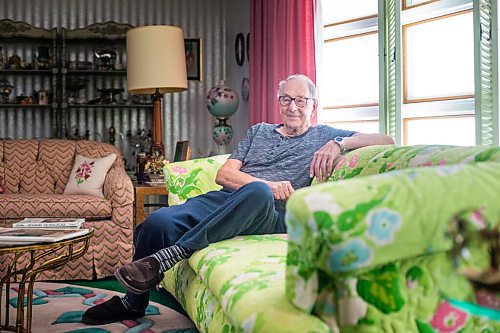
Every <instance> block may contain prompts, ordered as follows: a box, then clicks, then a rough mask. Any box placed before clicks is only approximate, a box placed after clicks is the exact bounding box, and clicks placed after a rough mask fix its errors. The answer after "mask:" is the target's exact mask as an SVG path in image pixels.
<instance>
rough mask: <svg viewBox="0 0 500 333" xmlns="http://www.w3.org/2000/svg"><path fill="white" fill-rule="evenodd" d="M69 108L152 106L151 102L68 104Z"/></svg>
mask: <svg viewBox="0 0 500 333" xmlns="http://www.w3.org/2000/svg"><path fill="white" fill-rule="evenodd" d="M67 107H68V108H69V109H78V108H97V109H100V108H152V107H153V104H69V105H68V106H67Z"/></svg>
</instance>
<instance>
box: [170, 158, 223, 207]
mask: <svg viewBox="0 0 500 333" xmlns="http://www.w3.org/2000/svg"><path fill="white" fill-rule="evenodd" d="M228 157H229V155H218V156H214V157H208V158H198V159H194V160H189V161H182V162H175V163H169V164H167V165H165V167H164V168H163V174H164V175H165V182H166V186H167V189H168V204H169V205H170V206H171V205H178V204H181V203H183V202H185V201H186V200H187V199H189V198H192V197H195V196H197V195H200V194H203V193H206V192H209V191H214V190H220V189H221V186H219V185H217V184H216V183H215V176H216V175H217V170H219V168H220V167H221V166H222V164H224V162H225V161H226V160H227V158H228Z"/></svg>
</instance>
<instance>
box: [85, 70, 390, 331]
mask: <svg viewBox="0 0 500 333" xmlns="http://www.w3.org/2000/svg"><path fill="white" fill-rule="evenodd" d="M278 102H279V110H280V114H281V117H282V119H283V123H282V124H266V123H261V124H257V125H254V126H252V127H251V128H250V129H249V130H248V132H247V136H246V138H245V139H243V140H242V141H241V142H240V143H239V144H238V147H237V148H236V150H235V151H234V152H233V153H232V155H231V156H230V157H229V159H228V160H227V162H226V163H225V164H224V165H223V166H222V167H221V169H220V170H219V172H218V173H217V178H216V182H217V183H218V184H219V185H221V186H223V188H222V190H220V191H212V192H208V193H206V194H203V195H200V196H197V197H195V198H191V199H189V200H188V201H186V202H185V203H184V204H182V205H178V206H172V207H165V208H161V209H159V210H157V211H155V212H154V213H153V214H151V215H150V216H149V217H148V218H147V219H146V220H145V221H144V222H143V223H141V224H140V225H138V226H137V228H136V230H135V233H134V243H135V247H136V252H135V255H134V260H135V261H133V262H132V263H130V264H127V265H125V266H124V267H121V268H119V269H118V270H117V271H116V272H115V276H116V277H117V279H118V281H120V283H122V284H123V285H124V286H125V287H126V288H127V290H128V292H127V294H126V295H125V296H124V297H123V298H119V297H118V296H115V297H113V298H111V299H110V300H108V301H107V302H105V303H102V304H99V305H97V306H94V307H93V308H90V309H89V310H87V311H86V312H85V314H84V315H83V322H84V323H86V324H92V325H99V324H106V323H110V322H115V321H120V320H124V319H135V318H139V317H142V316H144V311H145V309H146V307H147V305H148V302H149V290H150V288H151V287H153V286H155V285H156V284H157V283H158V282H160V281H161V279H162V277H163V273H164V272H165V271H167V270H168V269H170V268H171V267H172V266H173V265H175V264H176V263H177V262H178V261H180V260H182V259H185V258H189V257H190V256H191V255H192V254H193V253H194V252H195V251H197V250H200V249H202V248H205V247H207V246H208V245H209V244H210V243H215V242H218V241H221V240H224V239H229V238H232V237H235V236H240V235H260V234H272V233H284V232H286V226H285V222H284V213H285V203H286V200H287V199H288V198H289V197H290V196H291V195H292V194H293V192H294V190H296V189H299V188H301V187H305V186H308V185H310V183H311V180H312V178H313V177H316V178H317V179H319V180H322V179H325V178H326V177H328V176H329V174H330V172H331V171H332V168H333V164H334V161H335V159H336V158H337V157H338V156H339V155H340V154H341V153H342V152H343V151H345V150H350V149H355V148H359V147H365V146H369V145H376V144H392V143H393V140H392V138H390V137H388V136H386V135H382V134H362V133H356V132H353V131H346V130H340V129H336V128H333V127H330V126H325V125H318V126H312V125H311V119H312V117H313V115H314V113H315V112H316V109H317V105H318V103H317V100H316V87H315V86H314V83H313V82H312V81H311V80H310V79H309V78H308V77H307V76H304V75H292V76H290V77H288V78H287V79H286V80H284V81H282V82H280V83H279V88H278Z"/></svg>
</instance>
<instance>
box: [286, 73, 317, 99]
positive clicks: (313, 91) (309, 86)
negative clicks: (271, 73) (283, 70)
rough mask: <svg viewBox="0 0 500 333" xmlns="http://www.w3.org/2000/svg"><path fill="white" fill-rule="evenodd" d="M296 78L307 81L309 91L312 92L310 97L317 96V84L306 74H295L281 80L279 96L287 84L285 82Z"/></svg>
mask: <svg viewBox="0 0 500 333" xmlns="http://www.w3.org/2000/svg"><path fill="white" fill-rule="evenodd" d="M294 79H297V80H303V81H305V82H306V83H307V87H308V88H309V92H310V93H311V96H310V97H311V98H316V86H315V85H314V82H312V80H311V79H310V78H309V77H308V76H306V75H304V74H293V75H290V76H289V77H287V78H286V79H284V80H283V81H280V83H278V98H279V97H280V96H282V94H283V86H284V85H285V83H287V82H288V81H290V80H294Z"/></svg>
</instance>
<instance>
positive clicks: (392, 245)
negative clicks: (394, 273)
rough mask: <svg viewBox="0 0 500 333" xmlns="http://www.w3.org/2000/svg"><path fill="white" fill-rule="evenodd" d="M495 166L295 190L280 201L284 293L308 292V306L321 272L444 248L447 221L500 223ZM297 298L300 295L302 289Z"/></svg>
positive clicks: (357, 269) (362, 268) (409, 172)
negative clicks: (284, 232) (285, 242)
mask: <svg viewBox="0 0 500 333" xmlns="http://www.w3.org/2000/svg"><path fill="white" fill-rule="evenodd" d="M498 188H500V164H498V163H493V162H485V163H480V164H475V165H453V166H441V167H430V168H418V169H405V170H399V171H394V172H391V173H387V174H381V175H374V176H368V177H358V178H354V179H351V180H346V181H339V182H336V183H326V184H320V185H317V186H314V187H310V188H306V189H301V190H299V191H297V192H295V194H294V195H293V196H292V197H291V198H290V200H289V201H288V203H287V216H286V222H287V228H288V234H289V247H288V258H287V295H288V297H289V299H291V300H292V301H293V302H294V303H295V304H297V303H298V298H297V299H295V298H296V297H295V295H296V291H297V290H299V289H300V290H302V291H304V290H308V293H309V295H310V297H308V299H309V300H310V302H308V303H307V304H302V305H300V304H297V305H299V306H300V307H302V308H303V309H305V310H308V311H310V310H311V309H312V306H313V305H314V304H313V303H314V298H315V295H316V296H317V293H318V289H319V287H318V286H319V284H320V283H319V280H320V279H319V277H320V274H319V273H318V272H321V273H322V274H326V275H327V276H329V277H330V278H338V277H341V276H353V275H356V274H360V273H362V272H366V271H368V270H369V269H373V268H375V267H380V266H381V265H384V264H386V263H390V262H394V261H399V260H402V259H406V258H413V257H416V256H420V255H425V254H431V253H438V252H444V251H449V250H450V249H451V248H452V246H453V244H452V239H451V237H449V232H448V230H449V222H450V220H452V219H453V218H454V217H455V216H457V215H463V214H464V213H466V212H473V211H480V212H481V216H482V217H481V219H480V220H476V221H475V222H473V223H478V224H486V223H487V222H486V221H493V222H496V223H498V221H500V208H499V206H498V202H500V192H499V191H498ZM302 297H303V295H302Z"/></svg>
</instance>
